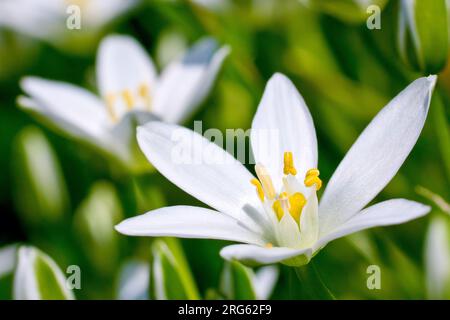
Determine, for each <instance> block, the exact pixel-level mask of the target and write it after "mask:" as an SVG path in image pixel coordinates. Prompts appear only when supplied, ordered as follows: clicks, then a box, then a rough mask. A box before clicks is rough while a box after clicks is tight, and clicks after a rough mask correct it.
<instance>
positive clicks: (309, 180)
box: [304, 169, 322, 190]
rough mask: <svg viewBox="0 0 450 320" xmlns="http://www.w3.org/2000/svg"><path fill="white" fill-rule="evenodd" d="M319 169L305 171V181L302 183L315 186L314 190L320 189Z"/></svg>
mask: <svg viewBox="0 0 450 320" xmlns="http://www.w3.org/2000/svg"><path fill="white" fill-rule="evenodd" d="M319 174H320V172H319V170H317V169H310V170H308V171H307V172H306V176H305V181H304V184H305V186H307V187H311V186H313V185H315V186H316V190H320V188H321V187H322V180H320V178H319Z"/></svg>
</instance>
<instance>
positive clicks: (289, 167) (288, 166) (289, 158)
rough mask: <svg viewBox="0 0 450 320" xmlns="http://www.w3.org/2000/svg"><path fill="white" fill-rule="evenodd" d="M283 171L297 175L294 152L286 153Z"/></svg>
mask: <svg viewBox="0 0 450 320" xmlns="http://www.w3.org/2000/svg"><path fill="white" fill-rule="evenodd" d="M283 173H284V174H286V175H287V174H292V175H293V176H295V175H296V174H297V169H295V167H294V157H293V155H292V152H285V153H284V167H283Z"/></svg>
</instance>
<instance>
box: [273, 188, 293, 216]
mask: <svg viewBox="0 0 450 320" xmlns="http://www.w3.org/2000/svg"><path fill="white" fill-rule="evenodd" d="M272 208H273V211H275V214H276V215H277V218H278V220H281V218H282V217H283V215H284V213H285V212H288V211H289V199H288V195H287V193H286V192H282V193H280V195H279V196H278V199H277V200H275V201H274V203H273V205H272Z"/></svg>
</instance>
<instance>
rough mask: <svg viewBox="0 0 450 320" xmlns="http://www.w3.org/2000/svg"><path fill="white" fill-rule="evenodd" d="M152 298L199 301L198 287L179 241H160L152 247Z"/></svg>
mask: <svg viewBox="0 0 450 320" xmlns="http://www.w3.org/2000/svg"><path fill="white" fill-rule="evenodd" d="M152 253H153V264H152V268H151V279H150V298H151V299H157V300H173V299H175V300H176V299H182V300H186V299H187V300H197V299H199V298H200V296H199V294H198V289H197V286H196V284H195V282H194V279H193V277H192V274H191V271H190V269H189V266H188V264H187V261H186V258H185V257H184V254H183V251H182V249H181V246H180V245H179V242H178V240H177V239H171V238H170V239H169V238H167V239H158V240H156V241H155V242H154V243H153V245H152Z"/></svg>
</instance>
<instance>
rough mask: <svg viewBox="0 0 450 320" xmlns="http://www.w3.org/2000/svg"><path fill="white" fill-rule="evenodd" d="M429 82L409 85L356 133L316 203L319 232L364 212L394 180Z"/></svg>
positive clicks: (425, 103)
mask: <svg viewBox="0 0 450 320" xmlns="http://www.w3.org/2000/svg"><path fill="white" fill-rule="evenodd" d="M435 82H436V76H430V77H428V78H420V79H417V80H416V81H414V82H413V83H411V84H410V85H409V86H408V87H407V88H406V89H404V90H403V91H402V92H400V93H399V94H398V95H397V96H396V97H395V98H394V99H393V100H391V102H389V104H388V105H387V106H386V107H384V108H383V110H381V111H380V112H379V113H378V115H377V116H376V117H375V118H374V119H373V120H372V122H371V123H370V124H369V125H368V126H367V128H366V129H365V130H364V131H363V132H362V133H361V135H360V136H359V138H358V139H357V140H356V142H355V143H354V144H353V146H352V147H351V149H350V150H349V151H348V153H347V154H346V156H345V157H344V159H343V160H342V162H341V163H340V164H339V166H338V168H337V169H336V171H335V172H334V174H333V176H332V177H331V180H330V182H329V183H328V185H327V188H326V190H325V192H324V195H323V197H322V199H321V202H320V209H319V215H320V216H319V219H320V221H321V222H320V223H321V233H326V232H328V231H329V230H331V229H333V228H335V227H336V226H338V225H340V224H342V223H344V222H345V221H346V220H348V219H349V218H350V217H352V216H353V215H354V214H356V213H357V212H358V211H360V210H361V209H362V208H364V206H365V205H367V203H369V202H370V201H371V200H372V199H373V198H374V197H375V196H376V195H377V194H378V193H379V192H380V191H381V190H382V189H383V188H384V187H385V186H386V184H387V183H388V182H389V181H390V180H391V179H392V177H394V175H395V174H396V173H397V171H398V169H399V168H400V166H401V165H402V164H403V162H404V161H405V159H406V157H407V156H408V154H409V153H410V151H411V149H412V148H413V146H414V145H415V143H416V141H417V139H418V137H419V135H420V132H421V131H422V128H423V125H424V123H425V119H426V117H427V113H428V108H429V106H430V100H431V93H432V91H433V88H434V85H435Z"/></svg>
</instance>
